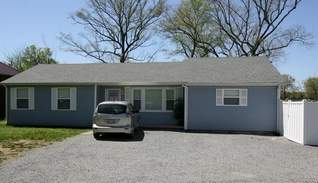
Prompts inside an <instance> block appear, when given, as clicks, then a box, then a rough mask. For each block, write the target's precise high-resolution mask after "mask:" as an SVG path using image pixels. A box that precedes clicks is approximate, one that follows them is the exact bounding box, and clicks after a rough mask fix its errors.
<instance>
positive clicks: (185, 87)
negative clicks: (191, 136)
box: [183, 84, 189, 130]
mask: <svg viewBox="0 0 318 183" xmlns="http://www.w3.org/2000/svg"><path fill="white" fill-rule="evenodd" d="M183 88H184V130H188V97H189V93H188V86H187V85H185V84H184V85H183Z"/></svg>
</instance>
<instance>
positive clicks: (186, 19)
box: [161, 0, 222, 58]
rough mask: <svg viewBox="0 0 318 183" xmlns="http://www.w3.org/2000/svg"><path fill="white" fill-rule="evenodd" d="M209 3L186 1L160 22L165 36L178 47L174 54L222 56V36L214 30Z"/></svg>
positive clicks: (204, 1) (206, 1)
mask: <svg viewBox="0 0 318 183" xmlns="http://www.w3.org/2000/svg"><path fill="white" fill-rule="evenodd" d="M211 11H212V6H211V3H210V2H209V1H208V0H184V1H182V2H181V4H180V6H179V7H178V8H177V9H170V10H169V11H167V12H166V13H165V16H164V19H163V20H162V21H161V29H162V32H163V35H164V36H165V37H167V38H168V39H170V40H171V41H172V42H174V43H175V44H176V46H177V48H176V50H175V51H174V52H173V54H183V55H185V56H186V57H188V58H189V57H190V58H192V57H206V56H208V55H209V54H213V55H214V56H219V54H220V53H219V52H218V50H217V46H219V45H218V43H220V42H222V41H220V40H221V39H222V36H221V32H220V31H218V29H217V28H216V27H215V26H214V25H215V23H214V20H213V18H212V16H211V15H210V12H211Z"/></svg>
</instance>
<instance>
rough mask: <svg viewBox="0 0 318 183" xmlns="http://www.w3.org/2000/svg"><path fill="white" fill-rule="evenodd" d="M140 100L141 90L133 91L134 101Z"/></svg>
mask: <svg viewBox="0 0 318 183" xmlns="http://www.w3.org/2000/svg"><path fill="white" fill-rule="evenodd" d="M140 99H141V90H134V100H140Z"/></svg>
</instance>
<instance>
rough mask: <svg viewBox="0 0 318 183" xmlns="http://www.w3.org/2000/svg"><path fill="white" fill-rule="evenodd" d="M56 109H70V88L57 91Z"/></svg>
mask: <svg viewBox="0 0 318 183" xmlns="http://www.w3.org/2000/svg"><path fill="white" fill-rule="evenodd" d="M57 109H62V110H69V109H71V92H70V88H58V89H57Z"/></svg>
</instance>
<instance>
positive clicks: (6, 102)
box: [3, 85, 9, 123]
mask: <svg viewBox="0 0 318 183" xmlns="http://www.w3.org/2000/svg"><path fill="white" fill-rule="evenodd" d="M3 86H4V88H5V93H6V94H5V97H6V98H5V105H6V106H5V110H6V112H5V117H4V119H5V120H6V121H7V123H8V105H9V104H8V87H7V86H6V85H3Z"/></svg>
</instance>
